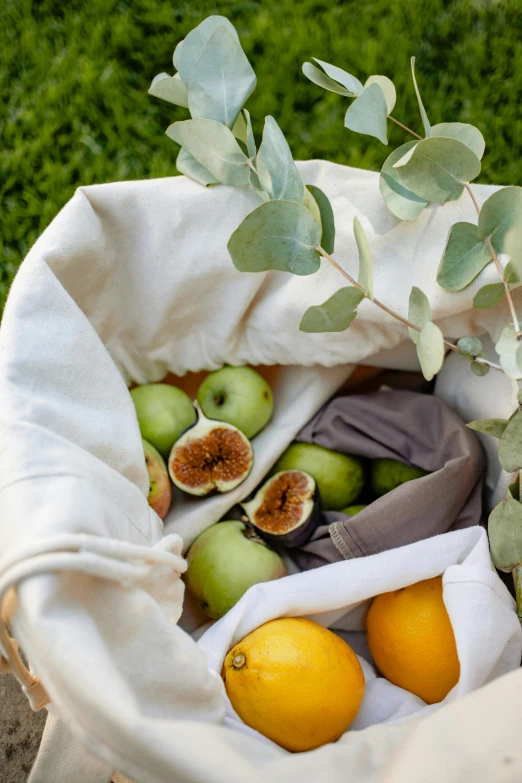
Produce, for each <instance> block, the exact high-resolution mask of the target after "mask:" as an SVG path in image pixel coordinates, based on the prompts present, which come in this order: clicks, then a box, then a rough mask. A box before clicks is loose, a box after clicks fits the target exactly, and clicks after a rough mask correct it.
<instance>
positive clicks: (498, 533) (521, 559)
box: [488, 497, 522, 573]
mask: <svg viewBox="0 0 522 783" xmlns="http://www.w3.org/2000/svg"><path fill="white" fill-rule="evenodd" d="M488 536H489V548H490V552H491V559H492V561H493V564H494V565H495V567H496V568H498V569H500V571H505V572H506V573H509V572H510V571H512V570H513V568H515V566H518V565H520V564H521V563H522V504H520V503H519V502H518V501H516V500H515V499H514V498H512V497H508V498H506V499H505V500H503V501H502V502H501V503H499V504H498V506H495V508H494V509H493V511H492V512H491V514H490V515H489V523H488Z"/></svg>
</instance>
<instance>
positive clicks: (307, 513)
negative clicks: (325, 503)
mask: <svg viewBox="0 0 522 783" xmlns="http://www.w3.org/2000/svg"><path fill="white" fill-rule="evenodd" d="M241 505H242V507H243V509H244V510H245V513H246V515H247V517H248V520H249V522H250V523H251V524H252V525H253V527H255V528H256V530H257V531H258V532H259V535H260V536H262V538H264V539H266V540H267V541H271V542H273V543H279V544H282V545H283V546H286V547H297V546H302V544H304V543H306V542H307V541H308V539H309V538H310V537H311V535H312V533H313V532H314V530H315V529H316V527H317V526H318V525H319V524H320V523H321V511H320V498H319V491H318V489H317V484H316V483H315V480H314V479H313V478H312V476H310V474H309V473H305V472H304V471H302V470H283V471H280V472H279V473H276V474H275V475H274V476H272V477H271V478H270V479H268V481H267V482H265V484H263V486H262V487H261V489H259V490H258V491H257V493H256V494H255V496H254V497H253V498H252V500H249V501H246V502H243V503H242V504H241Z"/></svg>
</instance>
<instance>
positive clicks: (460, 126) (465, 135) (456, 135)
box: [431, 122, 486, 160]
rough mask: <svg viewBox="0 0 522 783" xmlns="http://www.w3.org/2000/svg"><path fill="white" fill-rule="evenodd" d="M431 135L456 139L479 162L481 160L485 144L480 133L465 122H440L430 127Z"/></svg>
mask: <svg viewBox="0 0 522 783" xmlns="http://www.w3.org/2000/svg"><path fill="white" fill-rule="evenodd" d="M431 135H432V136H445V137H446V138H449V139H458V140H459V141H461V142H462V143H463V144H465V145H466V147H469V148H470V150H471V151H472V152H474V153H475V155H476V156H477V158H478V159H479V160H481V159H482V156H483V155H484V150H485V149H486V142H485V141H484V136H483V135H482V133H481V132H480V131H479V129H478V128H475V126H474V125H469V124H468V123H467V122H440V123H439V124H438V125H433V126H432V128H431Z"/></svg>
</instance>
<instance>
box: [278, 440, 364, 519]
mask: <svg viewBox="0 0 522 783" xmlns="http://www.w3.org/2000/svg"><path fill="white" fill-rule="evenodd" d="M281 470H304V471H305V473H309V474H310V476H312V477H313V478H314V479H315V481H316V484H317V487H318V489H319V495H320V496H321V508H322V509H323V510H324V511H338V510H340V509H341V508H345V507H346V506H348V505H350V503H353V501H354V500H356V499H357V497H358V496H359V494H360V493H361V490H362V488H363V486H364V470H363V466H362V462H361V460H360V459H359V458H358V457H351V456H349V455H348V454H341V452H339V451H331V449H326V448H324V446H318V445H317V444H315V443H291V444H290V446H289V447H288V448H287V450H286V451H285V452H284V453H283V454H282V455H281V457H279V459H278V461H277V462H276V464H275V465H274V467H273V468H272V472H273V473H278V472H279V471H281Z"/></svg>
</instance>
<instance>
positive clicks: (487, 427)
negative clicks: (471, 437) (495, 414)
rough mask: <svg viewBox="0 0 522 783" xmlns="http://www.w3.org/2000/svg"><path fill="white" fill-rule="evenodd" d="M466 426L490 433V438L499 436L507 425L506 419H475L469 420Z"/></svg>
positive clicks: (484, 433) (483, 432)
mask: <svg viewBox="0 0 522 783" xmlns="http://www.w3.org/2000/svg"><path fill="white" fill-rule="evenodd" d="M466 427H469V429H470V430H474V432H482V434H483V435H491V437H492V438H500V436H501V435H502V433H503V432H504V430H505V429H506V427H507V419H477V421H470V422H469V423H468V424H466Z"/></svg>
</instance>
